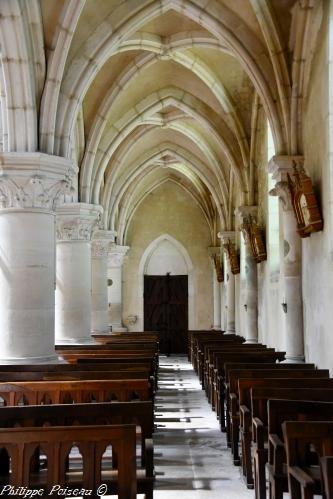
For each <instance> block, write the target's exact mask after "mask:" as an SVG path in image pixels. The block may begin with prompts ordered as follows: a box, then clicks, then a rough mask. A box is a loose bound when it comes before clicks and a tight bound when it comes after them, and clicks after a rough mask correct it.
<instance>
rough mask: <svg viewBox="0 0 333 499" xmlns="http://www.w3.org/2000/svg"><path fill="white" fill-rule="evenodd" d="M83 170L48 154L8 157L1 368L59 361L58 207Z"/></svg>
mask: <svg viewBox="0 0 333 499" xmlns="http://www.w3.org/2000/svg"><path fill="white" fill-rule="evenodd" d="M76 171H77V168H75V167H74V166H73V164H72V162H71V161H69V160H67V159H64V158H59V157H57V156H49V155H47V154H42V153H2V154H1V167H0V251H1V252H0V262H1V264H0V343H1V354H0V363H2V364H10V363H21V364H30V363H50V362H57V361H58V357H57V355H56V353H55V348H54V288H55V208H56V206H57V204H58V203H59V202H64V199H65V196H66V195H69V196H71V190H72V187H71V183H72V179H73V176H74V175H75V173H76Z"/></svg>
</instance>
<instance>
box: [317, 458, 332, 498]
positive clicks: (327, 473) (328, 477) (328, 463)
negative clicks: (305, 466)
mask: <svg viewBox="0 0 333 499" xmlns="http://www.w3.org/2000/svg"><path fill="white" fill-rule="evenodd" d="M320 468H321V476H322V480H323V481H322V492H323V495H324V493H325V499H333V456H324V457H321V458H320Z"/></svg>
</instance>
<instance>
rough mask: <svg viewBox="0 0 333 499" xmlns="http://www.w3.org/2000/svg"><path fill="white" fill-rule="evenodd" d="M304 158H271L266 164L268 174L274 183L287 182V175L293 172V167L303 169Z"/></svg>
mask: <svg viewBox="0 0 333 499" xmlns="http://www.w3.org/2000/svg"><path fill="white" fill-rule="evenodd" d="M303 164H304V156H296V155H294V156H278V155H276V156H273V157H272V158H271V159H270V161H269V163H268V172H269V173H271V174H272V178H273V180H275V181H276V182H284V181H287V176H288V173H289V175H291V174H292V173H293V172H294V167H295V166H296V167H297V169H303Z"/></svg>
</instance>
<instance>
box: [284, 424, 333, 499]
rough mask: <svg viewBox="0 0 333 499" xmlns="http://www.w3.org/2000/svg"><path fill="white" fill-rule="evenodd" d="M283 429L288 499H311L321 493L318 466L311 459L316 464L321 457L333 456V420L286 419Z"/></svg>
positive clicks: (322, 488) (321, 487)
mask: <svg viewBox="0 0 333 499" xmlns="http://www.w3.org/2000/svg"><path fill="white" fill-rule="evenodd" d="M282 431H283V438H284V442H285V447H286V452H287V467H288V483H289V493H290V496H291V499H296V498H299V497H302V498H303V497H304V498H305V499H311V498H313V496H314V494H322V493H323V490H324V487H323V485H322V481H321V476H320V469H319V466H315V465H314V464H313V463H314V458H317V464H318V463H319V459H320V458H321V457H325V456H330V457H332V456H333V422H332V421H325V422H323V421H322V422H318V421H297V422H295V421H285V422H284V423H283V424H282ZM326 481H327V480H326Z"/></svg>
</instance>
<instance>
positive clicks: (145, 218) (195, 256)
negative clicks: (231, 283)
mask: <svg viewBox="0 0 333 499" xmlns="http://www.w3.org/2000/svg"><path fill="white" fill-rule="evenodd" d="M165 234H167V235H168V236H170V239H171V240H172V239H174V240H175V241H176V244H177V243H178V244H180V245H181V246H182V247H183V248H184V249H185V251H186V252H187V254H188V257H189V258H190V260H191V263H192V265H193V270H192V271H191V272H190V273H191V276H189V295H190V296H189V303H190V307H189V328H190V329H207V328H208V329H209V328H211V326H212V320H213V295H212V266H211V264H210V261H209V256H208V247H209V246H211V237H210V232H209V229H208V227H207V222H206V220H205V218H204V215H203V213H202V211H201V209H200V208H199V207H198V206H197V205H196V204H195V202H194V201H193V198H192V197H191V196H190V195H189V194H187V193H186V192H185V191H184V190H183V189H182V188H180V187H179V186H178V185H176V184H174V183H172V182H167V183H165V184H163V186H161V187H159V188H157V189H155V190H154V191H153V192H152V193H151V194H150V195H149V196H147V197H146V199H145V200H144V201H143V203H142V204H141V205H140V206H139V207H138V209H137V210H136V212H135V215H134V216H133V219H132V221H131V224H130V227H129V230H128V233H127V240H126V244H127V245H128V246H130V251H129V253H128V258H127V260H126V262H125V264H124V273H123V279H124V282H123V286H124V287H123V296H124V307H123V319H124V323H125V324H126V325H128V320H127V318H128V316H131V315H133V316H137V317H138V320H137V322H136V323H135V324H134V325H133V326H131V327H130V330H132V331H141V330H143V301H142V292H143V276H142V274H141V271H142V270H143V261H142V259H143V256H144V252H145V251H146V250H147V248H148V247H149V245H150V244H151V243H152V242H153V241H154V240H156V239H157V238H159V237H160V236H163V235H165ZM174 254H175V255H176V254H177V252H175V253H174ZM174 263H175V268H177V265H178V264H177V262H174ZM138 269H139V272H138ZM140 269H141V270H140ZM191 282H192V285H191ZM191 287H192V289H191Z"/></svg>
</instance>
